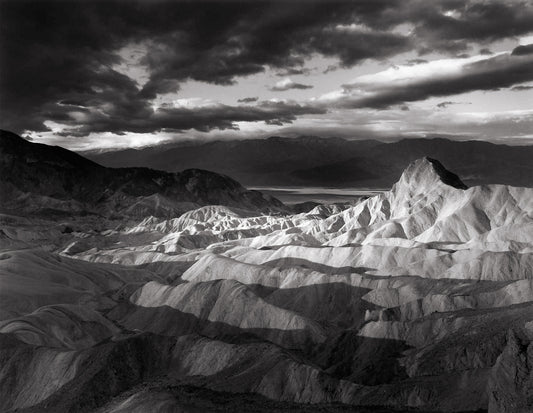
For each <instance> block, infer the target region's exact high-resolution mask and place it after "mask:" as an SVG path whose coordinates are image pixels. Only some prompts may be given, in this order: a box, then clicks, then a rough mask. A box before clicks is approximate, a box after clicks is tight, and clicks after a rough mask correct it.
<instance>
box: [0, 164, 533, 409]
mask: <svg viewBox="0 0 533 413" xmlns="http://www.w3.org/2000/svg"><path fill="white" fill-rule="evenodd" d="M87 219H89V218H87ZM1 222H2V223H3V228H2V237H1V238H0V241H1V243H2V248H3V249H2V252H1V255H0V258H1V259H0V277H1V278H0V280H1V282H2V289H1V292H2V294H3V295H2V300H1V302H2V312H1V313H0V315H1V319H0V358H1V360H2V363H3V364H2V366H3V367H2V368H1V369H0V389H2V390H1V391H2V394H0V399H1V400H4V401H5V402H4V406H3V411H25V412H40V411H72V412H78V411H88V412H125V411H139V412H140V411H146V410H147V409H149V410H151V411H161V412H167V411H168V412H170V411H191V412H196V411H212V412H216V411H221V410H220V409H221V406H222V405H224V406H229V407H228V408H230V409H233V410H235V411H238V410H241V411H324V410H326V411H339V412H340V411H352V410H353V409H354V408H357V409H359V410H358V411H407V410H409V411H413V410H414V411H423V412H437V411H438V412H467V411H489V412H491V413H494V412H528V411H532V410H533V405H532V400H533V385H532V383H533V373H532V371H533V367H532V362H531V360H532V357H533V346H532V344H531V343H532V340H533V235H532V234H533V231H532V229H533V189H528V188H519V187H509V186H503V185H488V186H479V187H471V188H468V187H467V186H466V185H465V184H464V183H463V182H462V181H461V179H460V178H459V177H458V176H456V175H455V174H453V173H451V172H449V171H447V170H446V169H445V167H444V166H443V165H442V164H440V163H439V162H438V161H436V160H434V159H429V158H421V159H419V160H417V161H415V162H413V163H412V164H411V165H409V167H408V168H407V169H406V170H405V171H404V173H403V174H402V176H401V178H400V179H399V181H398V182H397V183H396V184H395V185H394V186H393V188H392V189H391V190H390V191H388V192H385V193H383V194H381V195H378V196H375V197H372V198H369V199H367V200H364V201H362V202H360V203H359V204H357V205H354V206H351V207H348V208H345V209H339V208H338V207H328V206H318V207H316V208H314V209H313V210H311V211H310V212H308V213H301V214H294V215H282V214H277V215H267V214H260V213H258V212H256V211H251V210H250V209H247V208H246V206H245V205H241V206H240V207H237V206H220V205H209V206H204V207H201V208H197V209H194V210H191V211H188V212H186V213H184V214H182V215H180V216H176V217H172V218H170V219H162V218H160V217H159V218H157V217H153V216H150V217H145V218H144V219H139V220H138V221H137V223H136V224H134V225H131V224H123V225H121V226H116V225H115V224H113V225H114V226H113V227H112V228H105V224H104V223H102V222H100V225H104V227H99V228H92V227H93V226H94V225H90V224H92V222H91V221H84V220H82V219H81V220H80V219H78V220H76V221H74V222H70V221H61V222H58V221H46V220H43V219H39V220H38V219H36V218H32V217H26V218H20V217H14V216H7V215H4V216H3V217H2V221H1ZM67 227H68V228H69V231H66V228H67ZM302 403H305V405H303V404H302ZM148 406H149V407H148ZM300 409H301V410H300Z"/></svg>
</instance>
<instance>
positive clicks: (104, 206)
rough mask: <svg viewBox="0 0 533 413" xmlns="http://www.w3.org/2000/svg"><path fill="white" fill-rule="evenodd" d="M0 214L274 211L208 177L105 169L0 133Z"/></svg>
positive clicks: (260, 199)
mask: <svg viewBox="0 0 533 413" xmlns="http://www.w3.org/2000/svg"><path fill="white" fill-rule="evenodd" d="M0 174H1V176H2V182H1V186H0V190H1V200H0V201H1V205H2V207H3V209H4V210H6V209H7V210H9V209H11V210H14V209H20V208H22V209H25V210H31V211H33V210H40V209H51V210H54V209H57V210H63V211H70V210H74V211H79V212H81V211H87V212H98V213H104V214H113V213H114V214H126V215H129V216H146V215H157V216H174V215H176V214H179V213H181V212H184V211H186V210H189V209H193V208H197V207H199V206H203V205H226V206H232V207H239V208H245V209H251V210H261V211H268V210H277V209H282V208H283V207H284V206H283V204H282V203H281V202H280V201H278V200H277V199H275V198H272V197H267V196H263V195H262V194H261V193H260V192H258V191H249V190H247V189H246V188H244V187H243V186H242V185H240V184H239V183H238V182H237V181H235V180H233V179H231V178H229V177H227V176H224V175H220V174H217V173H214V172H209V171H205V170H200V169H187V170H184V171H183V172H180V173H171V172H163V171H157V170H153V169H149V168H107V167H104V166H101V165H99V164H97V163H95V162H93V161H90V160H88V159H86V158H84V157H82V156H80V155H78V154H76V153H74V152H71V151H68V150H66V149H63V148H60V147H57V146H48V145H43V144H37V143H31V142H28V141H26V140H24V139H22V138H21V137H19V136H17V135H15V134H13V133H10V132H6V131H1V132H0Z"/></svg>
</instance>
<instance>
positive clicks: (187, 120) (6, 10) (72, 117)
mask: <svg viewBox="0 0 533 413" xmlns="http://www.w3.org/2000/svg"><path fill="white" fill-rule="evenodd" d="M0 128H2V129H7V130H10V131H13V132H16V133H19V134H21V135H23V136H25V137H27V138H28V139H31V140H33V141H35V142H41V143H47V144H54V145H60V146H64V147H66V148H69V149H73V150H94V149H109V148H128V147H142V146H146V145H158V144H163V143H168V142H174V141H183V140H186V141H188V140H197V141H203V140H212V139H248V138H264V137H269V136H274V135H275V136H289V137H290V136H299V135H313V136H323V137H328V136H337V137H344V138H348V139H369V138H375V139H380V140H383V141H387V140H398V139H402V138H419V137H435V136H439V137H447V138H450V139H457V140H471V139H474V140H486V141H491V142H496V143H506V144H512V145H525V144H527V145H531V144H533V2H531V1H521V0H516V1H515V0H494V1H492V0H491V1H487V0H481V1H478V0H466V1H458V0H433V1H428V0H366V1H341V2H337V1H290V0H288V1H268V2H266V1H240V2H237V1H211V2H206V1H198V0H196V1H172V2H170V1H162V0H151V1H148V0H144V1H125V0H121V1H105V0H98V1H66V0H63V1H46V0H43V1H38V0H33V1H28V0H0Z"/></svg>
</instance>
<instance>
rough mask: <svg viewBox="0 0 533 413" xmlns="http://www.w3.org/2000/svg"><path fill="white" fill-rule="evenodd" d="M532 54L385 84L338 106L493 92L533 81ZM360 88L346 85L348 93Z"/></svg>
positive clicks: (382, 104) (379, 105) (501, 57)
mask: <svg viewBox="0 0 533 413" xmlns="http://www.w3.org/2000/svg"><path fill="white" fill-rule="evenodd" d="M531 67H533V54H532V55H524V56H515V55H512V54H503V55H499V56H495V57H491V58H488V59H485V60H480V61H477V62H474V63H469V64H466V65H465V66H463V68H462V70H461V71H460V73H458V74H454V75H449V74H442V75H439V74H438V73H435V75H433V76H431V77H424V78H421V79H416V78H415V79H413V80H411V81H406V82H405V83H402V84H390V85H389V84H383V85H378V86H376V87H374V88H373V89H370V90H367V92H370V94H369V95H368V96H365V97H361V98H358V97H356V96H355V97H347V98H344V99H343V100H340V101H339V105H340V106H343V107H347V108H359V107H372V108H378V109H381V108H388V107H390V106H391V105H394V104H401V103H403V102H413V101H420V100H425V99H427V98H430V97H437V96H450V95H455V94H459V93H465V92H471V91H474V90H494V89H495V88H506V87H510V86H512V85H514V84H517V83H523V82H527V81H530V80H533V70H531ZM358 87H360V85H358V84H357V83H355V84H350V85H345V88H346V89H347V90H351V89H356V88H358Z"/></svg>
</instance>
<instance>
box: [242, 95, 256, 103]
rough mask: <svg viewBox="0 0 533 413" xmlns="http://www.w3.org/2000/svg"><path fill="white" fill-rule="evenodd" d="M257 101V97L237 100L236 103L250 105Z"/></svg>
mask: <svg viewBox="0 0 533 413" xmlns="http://www.w3.org/2000/svg"><path fill="white" fill-rule="evenodd" d="M258 100H259V98H258V97H257V96H255V97H249V98H242V99H238V100H237V102H239V103H250V102H257V101H258Z"/></svg>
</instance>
